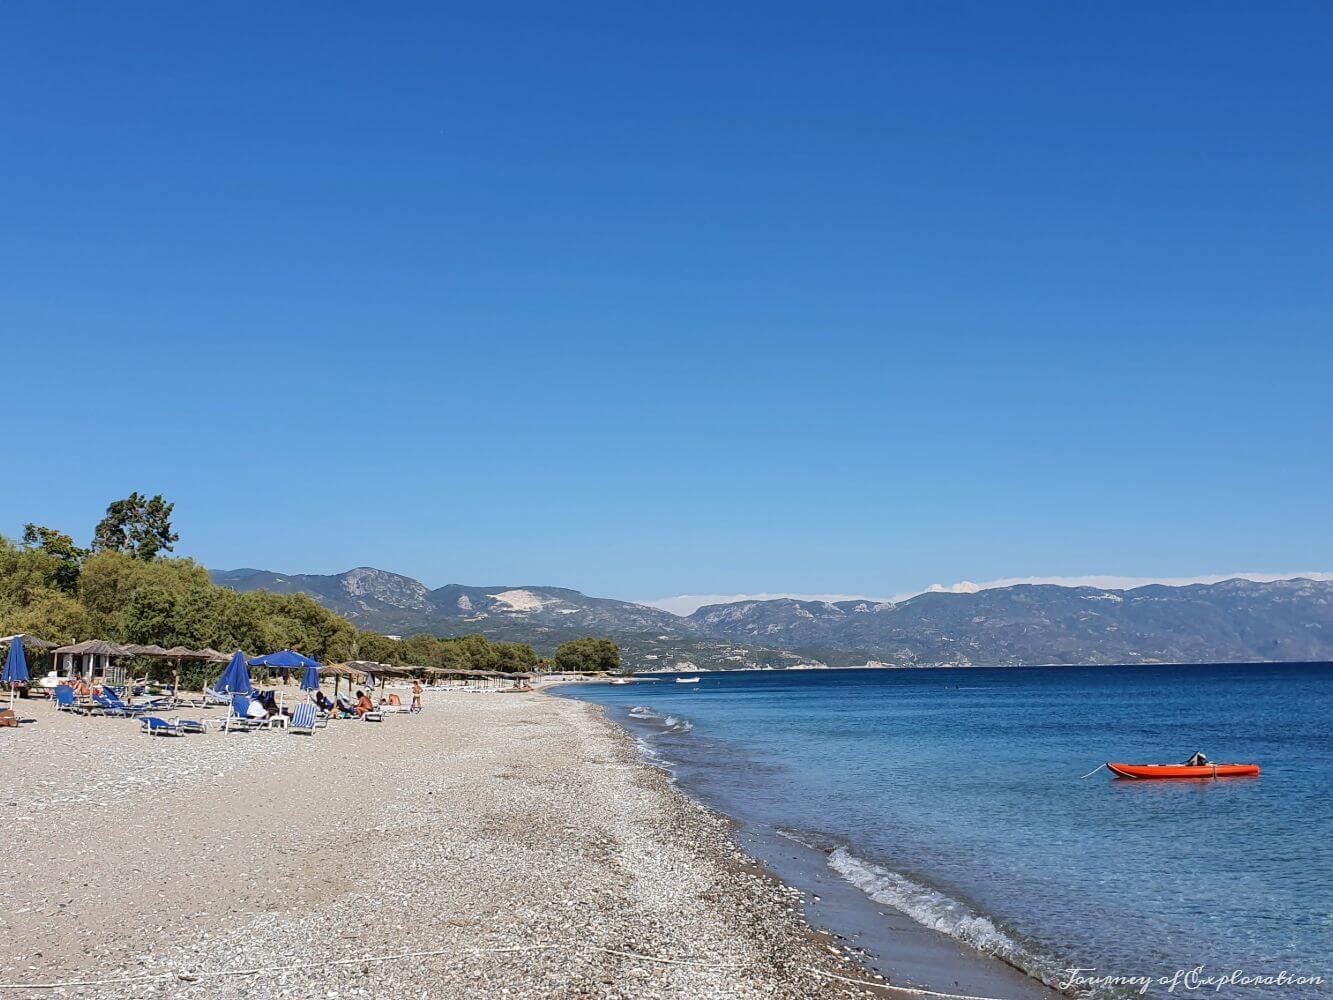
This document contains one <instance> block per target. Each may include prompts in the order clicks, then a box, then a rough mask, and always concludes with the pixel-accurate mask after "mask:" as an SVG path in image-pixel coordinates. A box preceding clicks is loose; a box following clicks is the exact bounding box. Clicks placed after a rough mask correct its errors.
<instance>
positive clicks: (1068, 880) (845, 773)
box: [561, 664, 1333, 998]
mask: <svg viewBox="0 0 1333 1000" xmlns="http://www.w3.org/2000/svg"><path fill="white" fill-rule="evenodd" d="M701 678H702V679H701V681H700V683H699V684H697V685H680V684H675V683H673V682H672V681H671V679H670V678H665V679H664V680H660V681H657V682H645V683H635V684H633V685H631V686H616V687H612V686H607V685H596V686H583V687H569V688H565V689H562V692H561V693H563V694H566V695H567V696H570V697H576V698H581V699H586V700H591V701H596V702H600V703H602V704H604V705H606V706H607V710H608V712H609V714H610V716H611V718H612V719H614V720H615V721H617V722H620V723H622V724H623V725H626V726H627V728H629V729H630V730H631V732H633V733H634V734H635V735H636V736H638V737H639V738H640V739H641V741H642V743H643V746H644V747H645V750H646V752H648V753H649V754H650V755H651V756H652V757H653V758H654V759H656V760H658V761H659V762H661V763H662V764H663V765H664V766H667V767H669V768H670V769H671V770H672V771H673V773H675V775H676V776H677V778H678V780H679V781H680V782H681V784H682V785H683V786H684V787H685V788H686V789H687V790H688V791H691V792H692V793H694V794H696V795H698V796H699V797H701V798H702V799H703V800H705V801H706V802H708V803H709V804H710V805H713V806H715V807H717V808H719V809H721V810H722V811H724V812H727V813H729V814H731V815H733V816H735V817H736V818H737V819H739V820H741V821H742V822H743V823H744V824H748V825H751V826H753V827H759V828H763V829H766V830H770V831H778V832H781V833H782V834H784V835H786V836H790V837H792V838H795V839H799V840H801V841H803V842H805V843H807V844H810V845H813V846H817V847H819V848H821V849H823V850H825V851H827V852H828V864H829V866H830V868H831V869H832V870H834V871H836V872H837V873H838V875H839V876H841V877H842V878H843V879H845V880H846V881H847V882H848V883H850V884H852V885H855V886H856V887H857V888H858V889H859V890H861V891H863V892H865V893H866V894H868V895H870V896H871V897H872V898H874V899H875V900H877V901H878V902H880V903H884V904H889V905H891V906H894V907H896V908H898V909H900V910H903V911H904V912H906V913H908V914H909V915H910V916H912V917H913V918H914V919H916V920H918V921H919V922H921V923H923V924H927V925H929V926H932V927H935V928H937V929H939V930H942V931H944V932H946V933H949V934H951V935H953V936H955V937H958V938H960V939H963V940H965V941H968V942H969V943H972V944H974V945H976V946H977V947H980V948H982V949H984V950H988V951H991V952H993V953H996V954H998V955H1000V956H1002V957H1004V958H1005V959H1006V960H1008V961H1010V962H1012V963H1014V964H1016V965H1019V966H1020V967H1022V968H1024V969H1025V970H1027V971H1029V972H1030V973H1032V974H1033V975H1036V976H1038V977H1041V978H1044V979H1046V980H1047V981H1055V982H1059V981H1061V980H1063V979H1066V978H1067V974H1066V973H1065V972H1064V971H1063V970H1065V969H1068V968H1071V967H1080V968H1084V969H1093V970H1095V971H1094V972H1088V973H1085V975H1087V976H1093V977H1102V976H1107V975H1113V976H1133V977H1144V976H1146V977H1152V978H1154V979H1156V978H1158V977H1171V976H1173V975H1175V974H1176V970H1185V969H1193V968H1196V967H1198V966H1203V967H1204V969H1205V973H1204V974H1205V975H1224V974H1230V973H1232V972H1233V971H1235V970H1239V971H1240V972H1241V973H1243V974H1245V975H1247V976H1277V975H1278V974H1279V973H1280V972H1282V971H1283V970H1285V971H1286V972H1287V973H1289V974H1292V975H1302V976H1322V977H1323V978H1324V979H1325V981H1326V982H1325V985H1323V986H1320V985H1318V984H1312V983H1305V984H1290V983H1288V984H1285V985H1283V984H1278V983H1271V984H1264V983H1258V984H1250V985H1239V986H1237V985H1225V986H1222V987H1221V988H1220V989H1216V990H1214V989H1212V988H1211V987H1207V986H1204V987H1200V988H1198V989H1194V990H1187V989H1186V988H1185V985H1184V983H1183V982H1177V985H1176V987H1175V989H1174V990H1170V989H1168V987H1167V985H1166V984H1163V983H1161V982H1154V983H1152V984H1151V985H1150V986H1149V987H1148V988H1147V991H1146V992H1147V995H1154V996H1155V995H1161V996H1172V995H1174V996H1190V995H1192V996H1203V995H1209V996H1234V997H1244V996H1249V997H1256V998H1257V997H1278V996H1281V997H1302V998H1303V997H1319V996H1327V995H1333V991H1331V990H1330V986H1329V985H1327V984H1328V983H1329V982H1333V960H1331V959H1333V799H1331V798H1330V793H1333V741H1331V739H1330V736H1331V735H1333V665H1327V664H1324V665H1318V664H1287V665H1262V666H1239V665H1226V666H1192V667H1178V666H1170V667H1168V666H1154V667H1100V668H1002V669H982V668H970V669H951V670H919V671H880V670H874V671H871V670H835V671H808V672H766V673H745V674H738V673H737V674H722V673H718V674H703V675H701ZM1196 749H1201V750H1203V751H1204V752H1205V753H1207V754H1208V755H1209V756H1210V757H1211V758H1212V759H1214V760H1219V761H1241V762H1254V763H1258V764H1260V765H1261V766H1262V767H1263V774H1262V775H1261V776H1260V777H1259V778H1254V779H1244V778H1242V779H1224V780H1219V781H1126V780H1123V779H1112V778H1110V777H1109V776H1108V775H1107V772H1105V771H1100V772H1098V773H1096V774H1094V775H1093V776H1091V777H1088V778H1083V777H1081V776H1082V775H1083V774H1085V773H1086V772H1088V771H1090V770H1092V769H1093V768H1094V767H1096V766H1097V765H1098V764H1100V763H1102V762H1104V761H1107V760H1117V761H1126V762H1137V763H1157V762H1175V761H1182V760H1184V758H1185V757H1186V756H1187V755H1188V754H1190V753H1191V752H1193V751H1194V750H1196ZM779 874H781V873H780V872H779ZM1132 988H1133V989H1137V988H1138V987H1137V986H1134V987H1132ZM1102 992H1104V993H1111V992H1114V991H1110V990H1103V991H1102ZM1121 992H1123V990H1122V991H1121Z"/></svg>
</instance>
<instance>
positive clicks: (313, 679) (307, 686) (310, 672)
mask: <svg viewBox="0 0 1333 1000" xmlns="http://www.w3.org/2000/svg"><path fill="white" fill-rule="evenodd" d="M301 690H302V691H318V690H319V664H317V663H311V664H308V665H307V666H306V668H305V673H303V674H302V675H301Z"/></svg>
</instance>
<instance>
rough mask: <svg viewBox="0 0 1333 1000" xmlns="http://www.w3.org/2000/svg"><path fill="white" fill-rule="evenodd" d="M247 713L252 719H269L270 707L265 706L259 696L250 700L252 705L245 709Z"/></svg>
mask: <svg viewBox="0 0 1333 1000" xmlns="http://www.w3.org/2000/svg"><path fill="white" fill-rule="evenodd" d="M245 714H246V715H247V716H248V717H250V718H251V719H267V718H268V709H266V708H265V707H264V703H263V702H262V701H260V700H259V699H258V698H252V699H251V700H250V707H249V708H247V709H246V710H245Z"/></svg>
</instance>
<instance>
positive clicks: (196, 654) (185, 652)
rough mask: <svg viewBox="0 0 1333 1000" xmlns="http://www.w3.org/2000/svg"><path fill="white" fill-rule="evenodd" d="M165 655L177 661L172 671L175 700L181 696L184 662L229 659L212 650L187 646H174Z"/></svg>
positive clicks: (172, 692) (172, 694)
mask: <svg viewBox="0 0 1333 1000" xmlns="http://www.w3.org/2000/svg"><path fill="white" fill-rule="evenodd" d="M163 655H164V656H165V657H168V658H170V659H172V660H175V661H176V665H175V667H174V668H173V669H172V671H171V697H172V698H173V699H174V698H175V697H176V696H177V695H179V694H180V687H181V662H182V661H183V660H201V661H203V662H211V661H213V660H226V659H227V657H225V656H223V655H222V654H221V653H217V652H214V651H213V650H211V649H190V648H188V647H186V646H172V647H171V648H170V649H168V650H164V651H163Z"/></svg>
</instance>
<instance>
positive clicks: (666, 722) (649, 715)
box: [629, 705, 694, 733]
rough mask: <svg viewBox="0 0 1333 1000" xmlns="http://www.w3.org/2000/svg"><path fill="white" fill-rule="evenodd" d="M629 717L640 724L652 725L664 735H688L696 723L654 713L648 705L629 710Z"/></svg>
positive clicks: (636, 706)
mask: <svg viewBox="0 0 1333 1000" xmlns="http://www.w3.org/2000/svg"><path fill="white" fill-rule="evenodd" d="M629 717H630V718H631V719H636V720H638V721H639V722H646V723H651V724H653V725H655V726H656V727H657V728H659V729H660V730H661V731H662V732H664V733H688V732H689V731H690V730H691V729H693V728H694V723H693V722H691V721H690V720H689V719H682V718H680V717H679V716H675V715H662V714H661V713H660V712H654V711H653V710H652V709H651V708H649V707H648V706H646V705H635V706H634V707H633V708H631V709H630V710H629Z"/></svg>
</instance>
